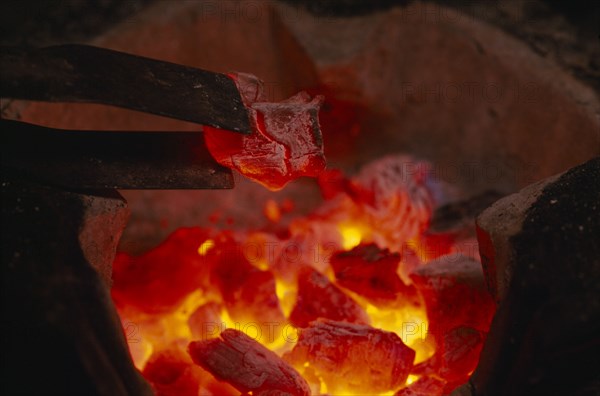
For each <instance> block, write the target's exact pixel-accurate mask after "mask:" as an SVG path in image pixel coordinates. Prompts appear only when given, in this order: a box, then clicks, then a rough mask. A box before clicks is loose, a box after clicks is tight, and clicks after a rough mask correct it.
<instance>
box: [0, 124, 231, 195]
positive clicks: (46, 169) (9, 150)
mask: <svg viewBox="0 0 600 396" xmlns="http://www.w3.org/2000/svg"><path fill="white" fill-rule="evenodd" d="M0 126H1V127H2V134H1V136H2V138H1V141H2V168H3V172H9V173H10V174H13V175H14V176H15V177H18V178H20V179H24V180H30V181H32V182H38V183H41V184H45V185H52V186H57V187H61V188H64V189H67V190H83V189H88V190H102V189H112V188H117V189H228V188H233V186H234V182H233V175H232V173H231V170H229V169H227V168H225V167H223V166H221V165H219V164H218V163H217V162H216V161H215V160H214V159H213V158H212V157H211V155H210V154H209V152H208V150H207V148H206V145H205V143H204V137H203V134H202V133H200V132H115V131H72V130H59V129H52V128H45V127H41V126H38V125H33V124H28V123H24V122H18V121H10V120H0Z"/></svg>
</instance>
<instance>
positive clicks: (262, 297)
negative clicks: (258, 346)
mask: <svg viewBox="0 0 600 396" xmlns="http://www.w3.org/2000/svg"><path fill="white" fill-rule="evenodd" d="M215 243H216V244H215V247H214V248H212V249H211V250H210V251H209V252H208V254H207V255H206V258H207V259H208V260H209V261H210V262H211V263H212V267H211V272H210V279H211V281H212V282H213V284H215V285H216V286H217V287H218V289H219V291H220V292H221V296H222V297H223V303H224V305H225V308H226V309H227V312H228V313H229V316H230V317H231V319H233V320H234V321H236V322H238V323H240V324H241V326H242V327H243V328H248V327H252V328H254V330H255V331H256V332H257V333H258V334H257V336H258V337H260V338H259V340H260V341H261V342H267V343H272V342H274V341H275V340H276V339H277V338H278V337H279V333H280V331H281V330H282V328H283V324H284V323H285V316H284V315H283V312H282V310H281V307H280V305H279V299H278V298H277V294H276V285H275V277H274V276H273V273H272V272H271V271H262V270H260V269H258V268H256V267H255V266H254V265H252V263H251V262H250V261H249V260H248V258H246V256H245V255H244V251H243V250H244V249H243V245H241V244H239V243H238V242H237V241H235V240H234V238H233V236H232V235H230V234H228V233H223V234H221V235H219V236H218V237H217V238H215Z"/></svg>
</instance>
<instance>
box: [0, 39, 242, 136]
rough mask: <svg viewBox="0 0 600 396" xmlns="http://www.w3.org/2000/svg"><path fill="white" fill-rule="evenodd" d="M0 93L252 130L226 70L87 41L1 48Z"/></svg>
mask: <svg viewBox="0 0 600 396" xmlns="http://www.w3.org/2000/svg"><path fill="white" fill-rule="evenodd" d="M0 95H1V96H2V97H6V98H14V99H30V100H43V101H50V102H82V103H100V104H106V105H112V106H118V107H124V108H128V109H132V110H138V111H142V112H146V113H152V114H157V115H161V116H166V117H170V118H176V119H180V120H184V121H190V122H195V123H198V124H201V125H210V126H214V127H217V128H221V129H226V130H230V131H235V132H240V133H249V132H250V123H249V118H248V113H247V110H246V108H245V107H244V105H243V103H242V99H241V97H240V93H239V91H238V89H237V87H236V85H235V83H234V81H233V80H232V79H230V78H229V77H227V76H226V75H224V74H221V73H215V72H209V71H206V70H201V69H196V68H192V67H187V66H182V65H178V64H174V63H169V62H163V61H158V60H155V59H149V58H144V57H140V56H135V55H130V54H126V53H123V52H118V51H112V50H108V49H103V48H97V47H92V46H86V45H63V46H55V47H47V48H41V49H24V48H16V47H3V48H0Z"/></svg>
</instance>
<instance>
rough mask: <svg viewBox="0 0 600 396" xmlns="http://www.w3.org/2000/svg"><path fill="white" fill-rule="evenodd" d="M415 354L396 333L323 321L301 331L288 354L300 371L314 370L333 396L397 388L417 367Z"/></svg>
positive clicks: (287, 356) (289, 359)
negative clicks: (351, 392)
mask: <svg viewBox="0 0 600 396" xmlns="http://www.w3.org/2000/svg"><path fill="white" fill-rule="evenodd" d="M414 358H415V351H413V350H412V349H410V348H409V347H407V346H406V345H404V343H403V342H402V340H401V339H400V337H398V335H396V334H395V333H390V332H387V331H383V330H379V329H375V328H373V327H370V326H367V325H360V324H353V323H346V322H334V321H330V320H322V319H319V320H318V321H315V322H313V323H311V325H310V326H309V327H308V328H306V329H303V331H302V332H300V336H299V338H298V343H297V344H296V346H294V349H293V350H292V351H291V352H289V353H288V354H287V355H285V359H286V360H288V361H289V362H291V363H292V364H293V365H294V367H296V368H299V369H300V368H310V369H311V370H314V372H315V373H316V374H317V375H318V376H319V377H320V378H321V379H322V380H323V381H324V382H325V383H326V384H327V390H328V391H329V392H331V393H333V394H335V393H336V392H337V393H344V392H348V391H350V390H351V391H353V392H364V393H376V392H387V391H390V390H394V389H397V388H398V387H400V386H401V385H402V384H404V382H405V381H406V378H407V377H408V374H409V372H410V370H411V369H412V367H413V361H414Z"/></svg>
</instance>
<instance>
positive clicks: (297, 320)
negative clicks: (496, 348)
mask: <svg viewBox="0 0 600 396" xmlns="http://www.w3.org/2000/svg"><path fill="white" fill-rule="evenodd" d="M215 133H217V132H215ZM428 169H429V168H428V165H427V164H426V163H423V162H416V161H414V160H413V159H411V158H409V157H404V156H390V157H385V158H382V159H380V160H378V161H375V162H373V163H371V164H368V165H367V166H365V167H364V168H363V169H362V170H361V171H360V172H359V173H358V174H357V175H356V176H355V177H352V178H347V177H345V176H344V175H343V174H342V173H341V172H334V171H331V172H327V173H324V174H323V175H322V176H321V177H320V180H319V182H320V185H321V188H322V191H323V195H324V197H325V200H324V202H323V203H322V205H321V206H320V207H319V208H318V209H317V210H316V211H315V212H313V213H312V214H310V215H308V216H305V217H298V218H296V219H295V220H294V221H292V223H291V224H290V225H289V226H288V227H286V228H285V230H283V231H282V232H277V233H276V234H275V233H268V232H264V231H257V230H247V231H245V232H240V231H237V232H232V231H226V230H217V229H201V228H182V229H179V230H178V231H176V232H175V233H173V234H172V235H171V236H170V237H169V238H168V239H167V240H166V241H165V242H164V243H163V244H162V245H160V246H159V247H157V248H155V249H153V250H151V251H149V252H148V253H146V254H144V255H142V256H140V257H130V256H128V255H126V254H119V255H118V256H117V258H116V260H115V265H114V286H113V290H112V295H113V299H114V301H115V304H116V306H117V309H118V311H119V314H120V315H121V319H122V321H123V325H124V328H125V331H126V333H127V335H128V340H129V345H130V349H131V353H132V356H133V358H134V361H135V364H136V366H137V367H138V368H139V369H140V370H141V371H142V373H143V375H144V376H145V377H146V378H147V379H148V380H149V382H150V383H151V384H152V385H153V386H154V388H155V389H156V391H157V394H158V395H159V396H160V395H163V396H182V395H198V394H202V395H204V394H206V395H211V394H212V395H239V394H240V393H243V394H252V395H254V396H256V395H263V396H266V395H280V394H290V395H309V394H315V395H316V394H325V393H328V394H344V395H349V394H382V395H383V394H385V395H394V394H396V395H399V396H408V395H419V396H440V395H442V394H446V393H449V392H450V391H451V390H453V389H454V388H455V387H457V386H458V385H460V384H462V383H464V382H465V381H466V380H467V379H468V377H469V376H470V374H471V373H472V371H473V370H474V368H475V366H476V365H477V362H478V359H479V353H480V351H481V347H482V345H483V341H484V339H485V335H486V332H487V331H488V329H489V325H490V321H491V318H492V315H493V313H494V304H493V302H492V300H491V298H490V296H489V295H488V294H487V292H486V291H485V290H484V289H483V288H482V285H483V281H482V278H481V277H482V273H481V268H480V264H479V263H478V262H477V261H475V260H474V259H472V258H469V257H466V256H464V255H462V254H459V253H457V248H456V247H455V246H454V244H453V242H452V241H453V239H452V238H453V236H452V235H430V234H429V233H428V232H427V228H428V224H429V221H430V217H431V213H432V210H433V208H434V207H435V205H436V203H435V201H434V198H433V190H435V188H437V187H436V184H435V182H434V181H432V180H431V179H430V178H429V172H428ZM285 206H290V207H291V206H292V204H291V203H289V202H288V203H286V205H285ZM283 209H284V207H283V205H282V206H279V205H278V204H276V203H274V202H270V203H267V204H266V209H265V215H266V216H267V217H268V218H269V220H270V221H271V222H273V223H277V222H278V217H279V213H280V212H279V211H280V210H283Z"/></svg>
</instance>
